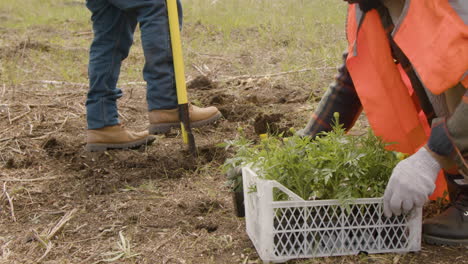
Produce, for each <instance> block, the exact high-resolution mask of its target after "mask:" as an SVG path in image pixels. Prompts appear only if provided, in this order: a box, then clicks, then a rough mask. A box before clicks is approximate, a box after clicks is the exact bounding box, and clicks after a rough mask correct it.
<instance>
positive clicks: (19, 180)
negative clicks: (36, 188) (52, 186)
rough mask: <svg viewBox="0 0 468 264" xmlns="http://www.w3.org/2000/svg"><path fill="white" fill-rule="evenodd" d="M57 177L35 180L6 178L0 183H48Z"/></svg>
mask: <svg viewBox="0 0 468 264" xmlns="http://www.w3.org/2000/svg"><path fill="white" fill-rule="evenodd" d="M57 178H58V177H57V176H54V177H44V178H35V179H17V178H6V179H0V181H4V182H38V181H50V180H55V179H57Z"/></svg>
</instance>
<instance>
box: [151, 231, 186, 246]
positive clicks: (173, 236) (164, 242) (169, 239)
mask: <svg viewBox="0 0 468 264" xmlns="http://www.w3.org/2000/svg"><path fill="white" fill-rule="evenodd" d="M179 233H180V230H179V229H177V230H176V232H175V233H174V234H173V235H172V236H171V237H170V238H168V239H166V240H164V241H162V242H161V243H159V245H157V246H156V248H155V249H154V250H158V249H159V248H161V247H162V246H164V245H165V244H167V243H168V242H169V241H171V240H172V239H174V238H175V237H176V236H177V235H179Z"/></svg>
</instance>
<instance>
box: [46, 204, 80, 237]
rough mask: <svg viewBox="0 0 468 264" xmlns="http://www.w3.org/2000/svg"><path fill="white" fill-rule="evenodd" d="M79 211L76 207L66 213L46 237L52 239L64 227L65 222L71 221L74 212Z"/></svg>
mask: <svg viewBox="0 0 468 264" xmlns="http://www.w3.org/2000/svg"><path fill="white" fill-rule="evenodd" d="M76 211H78V210H77V209H76V208H75V209H73V210H71V211H70V212H68V213H66V214H65V215H64V216H63V217H62V218H61V219H60V221H58V223H57V224H56V225H55V226H54V227H53V228H52V229H51V230H50V231H49V232H48V234H47V236H46V239H47V240H51V239H52V238H53V237H54V236H55V235H57V234H58V233H59V232H60V231H61V230H62V228H63V227H64V226H65V224H66V223H67V222H68V221H70V220H71V219H72V218H73V214H75V213H76Z"/></svg>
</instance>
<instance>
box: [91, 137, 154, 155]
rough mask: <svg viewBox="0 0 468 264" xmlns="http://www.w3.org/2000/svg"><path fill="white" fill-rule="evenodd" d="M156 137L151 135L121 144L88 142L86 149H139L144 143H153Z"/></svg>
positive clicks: (92, 150)
mask: <svg viewBox="0 0 468 264" xmlns="http://www.w3.org/2000/svg"><path fill="white" fill-rule="evenodd" d="M155 139H156V138H155V137H152V136H149V137H146V138H144V139H140V140H137V141H133V142H130V143H121V144H107V143H88V144H86V151H89V152H95V151H106V150H108V149H137V148H139V147H141V146H142V145H151V144H152V143H153V141H154V140H155Z"/></svg>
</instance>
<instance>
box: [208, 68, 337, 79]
mask: <svg viewBox="0 0 468 264" xmlns="http://www.w3.org/2000/svg"><path fill="white" fill-rule="evenodd" d="M325 69H334V67H321V68H308V69H301V70H295V71H285V72H277V73H268V74H260V75H250V74H246V75H239V76H232V77H228V78H226V79H221V80H215V81H217V82H230V81H234V80H242V79H261V78H268V77H276V76H281V75H288V74H293V73H302V72H309V71H313V70H325Z"/></svg>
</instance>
